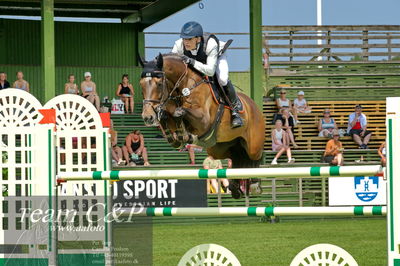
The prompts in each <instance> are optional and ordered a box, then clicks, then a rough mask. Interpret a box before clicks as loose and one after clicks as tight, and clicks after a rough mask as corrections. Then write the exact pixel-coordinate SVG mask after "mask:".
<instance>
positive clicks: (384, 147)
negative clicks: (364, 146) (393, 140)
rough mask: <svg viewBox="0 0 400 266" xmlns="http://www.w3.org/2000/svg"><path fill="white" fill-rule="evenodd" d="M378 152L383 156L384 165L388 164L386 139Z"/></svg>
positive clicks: (382, 162)
mask: <svg viewBox="0 0 400 266" xmlns="http://www.w3.org/2000/svg"><path fill="white" fill-rule="evenodd" d="M378 154H379V156H380V157H381V164H382V166H386V141H384V142H383V143H382V144H381V146H380V147H379V149H378Z"/></svg>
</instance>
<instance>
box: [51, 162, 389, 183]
mask: <svg viewBox="0 0 400 266" xmlns="http://www.w3.org/2000/svg"><path fill="white" fill-rule="evenodd" d="M381 174H382V167H381V166H380V165H366V166H330V167H329V166H326V167H292V168H238V169H209V170H206V169H200V170H137V171H95V172H69V173H68V172H65V173H59V174H58V176H57V181H58V182H66V181H83V180H134V179H139V180H144V179H213V178H228V179H238V178H262V177H268V178H283V177H284V178H300V177H301V178H314V177H340V176H343V177H348V176H374V175H381Z"/></svg>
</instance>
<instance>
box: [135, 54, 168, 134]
mask: <svg viewBox="0 0 400 266" xmlns="http://www.w3.org/2000/svg"><path fill="white" fill-rule="evenodd" d="M141 63H142V66H143V72H142V75H141V79H140V86H141V87H142V93H143V111H142V118H143V121H144V123H145V124H146V125H147V126H157V125H158V118H157V113H158V111H159V110H158V109H159V107H160V104H161V102H162V99H163V97H165V96H164V95H163V94H165V93H166V92H164V90H165V75H164V72H163V57H162V56H158V57H157V58H156V60H153V61H149V62H142V61H141Z"/></svg>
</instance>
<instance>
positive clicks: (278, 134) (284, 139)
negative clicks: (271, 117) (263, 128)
mask: <svg viewBox="0 0 400 266" xmlns="http://www.w3.org/2000/svg"><path fill="white" fill-rule="evenodd" d="M271 137H272V151H277V152H278V153H277V154H276V155H275V158H274V159H273V160H272V162H271V164H278V159H279V157H281V155H282V154H283V153H284V152H286V155H287V157H288V163H294V158H292V151H291V150H290V146H289V142H288V141H289V138H288V136H287V133H286V132H285V130H283V129H282V120H280V119H278V120H276V121H275V128H274V129H273V130H272V133H271Z"/></svg>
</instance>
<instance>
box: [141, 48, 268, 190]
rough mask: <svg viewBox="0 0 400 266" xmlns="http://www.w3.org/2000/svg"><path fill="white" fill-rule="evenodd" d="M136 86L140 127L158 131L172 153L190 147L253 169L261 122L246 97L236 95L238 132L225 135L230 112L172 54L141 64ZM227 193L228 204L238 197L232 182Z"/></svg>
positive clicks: (261, 144)
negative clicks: (140, 93)
mask: <svg viewBox="0 0 400 266" xmlns="http://www.w3.org/2000/svg"><path fill="white" fill-rule="evenodd" d="M140 85H141V87H142V90H143V98H144V100H143V112H142V117H143V120H144V122H145V124H146V125H147V126H160V127H161V129H162V130H164V133H165V135H166V137H167V140H168V142H169V143H170V144H171V145H172V146H173V147H176V148H178V147H182V146H183V145H184V144H185V143H195V144H199V145H200V146H202V147H204V148H207V153H208V154H209V155H211V156H213V157H214V158H215V159H224V158H231V159H232V163H233V167H234V168H250V167H259V165H260V162H261V159H262V154H263V149H264V134H265V121H264V117H263V115H262V113H261V112H260V110H259V109H258V108H257V106H256V104H255V103H254V101H253V100H252V99H250V98H249V97H248V96H246V95H245V94H243V93H238V95H239V97H240V99H241V101H242V104H243V112H242V113H241V117H242V119H243V121H244V126H242V127H239V128H235V129H231V122H230V121H231V115H230V112H229V110H225V109H226V107H225V108H224V107H222V108H221V105H219V104H218V103H217V102H216V101H215V99H214V95H213V93H212V92H211V91H210V84H209V82H208V79H206V78H205V77H203V76H201V75H200V74H199V73H198V72H197V71H195V70H193V69H191V68H189V67H188V65H186V64H185V63H184V62H183V60H182V58H181V57H180V56H178V55H176V54H166V55H161V54H160V55H159V56H158V57H157V59H156V60H154V61H150V62H146V63H145V64H144V70H143V73H142V78H141V80H140ZM188 92H189V94H188ZM218 113H221V116H219V115H218ZM217 119H219V120H220V122H219V125H218V123H217V122H216V120H217ZM229 189H230V190H231V192H232V196H233V197H234V198H239V197H241V195H242V193H243V192H242V191H241V190H240V186H239V182H238V180H235V181H232V182H230V185H229Z"/></svg>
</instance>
